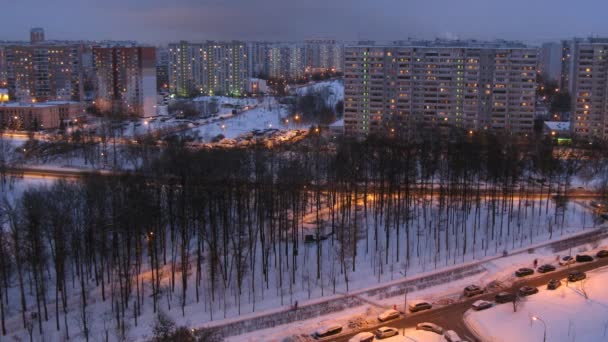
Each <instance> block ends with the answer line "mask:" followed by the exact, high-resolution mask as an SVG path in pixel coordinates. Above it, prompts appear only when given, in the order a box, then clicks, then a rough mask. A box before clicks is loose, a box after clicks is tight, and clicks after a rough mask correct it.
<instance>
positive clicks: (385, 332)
mask: <svg viewBox="0 0 608 342" xmlns="http://www.w3.org/2000/svg"><path fill="white" fill-rule="evenodd" d="M397 335H399V330H397V328H392V327H380V328H378V329H377V330H376V338H377V339H379V340H381V339H383V338H389V337H393V336H397Z"/></svg>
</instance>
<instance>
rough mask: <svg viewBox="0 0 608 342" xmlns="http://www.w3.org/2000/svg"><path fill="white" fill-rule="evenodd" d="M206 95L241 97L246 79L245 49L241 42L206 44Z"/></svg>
mask: <svg viewBox="0 0 608 342" xmlns="http://www.w3.org/2000/svg"><path fill="white" fill-rule="evenodd" d="M205 47H206V62H207V63H206V74H207V77H206V80H207V84H206V89H204V93H206V95H216V94H222V95H229V96H241V95H243V94H244V92H245V81H246V79H247V49H246V47H245V43H243V42H228V43H224V42H208V43H207V44H205Z"/></svg>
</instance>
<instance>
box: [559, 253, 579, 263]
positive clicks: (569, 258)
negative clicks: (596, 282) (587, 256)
mask: <svg viewBox="0 0 608 342" xmlns="http://www.w3.org/2000/svg"><path fill="white" fill-rule="evenodd" d="M575 262H576V260H575V259H574V258H573V257H572V256H570V255H566V256H565V257H563V258H561V259H559V264H560V265H562V266H567V265H571V264H574V263H575Z"/></svg>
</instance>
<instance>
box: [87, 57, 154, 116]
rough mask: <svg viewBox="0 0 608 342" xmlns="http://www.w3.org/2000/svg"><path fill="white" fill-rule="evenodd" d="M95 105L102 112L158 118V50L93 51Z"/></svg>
mask: <svg viewBox="0 0 608 342" xmlns="http://www.w3.org/2000/svg"><path fill="white" fill-rule="evenodd" d="M93 59H94V61H93V63H94V69H95V89H96V100H95V101H96V104H97V106H98V107H99V108H100V109H101V110H102V111H110V112H113V113H117V114H122V115H130V116H139V117H149V116H154V115H156V49H155V48H153V47H141V46H121V45H114V46H104V47H94V48H93Z"/></svg>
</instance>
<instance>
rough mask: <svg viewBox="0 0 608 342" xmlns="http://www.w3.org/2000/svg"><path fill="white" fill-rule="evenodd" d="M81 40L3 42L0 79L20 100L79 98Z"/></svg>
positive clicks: (12, 95) (83, 49)
mask: <svg viewBox="0 0 608 342" xmlns="http://www.w3.org/2000/svg"><path fill="white" fill-rule="evenodd" d="M85 49H86V47H85V46H84V45H83V44H80V43H61V42H43V41H36V42H35V44H27V43H23V44H11V45H6V46H4V47H3V48H2V49H0V50H2V52H0V60H1V61H0V82H2V83H3V84H4V83H6V87H7V88H8V89H9V92H10V95H11V98H16V99H18V100H22V101H31V100H33V101H37V102H43V101H49V100H67V101H80V100H81V99H82V96H83V71H82V56H83V53H84V51H85Z"/></svg>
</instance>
